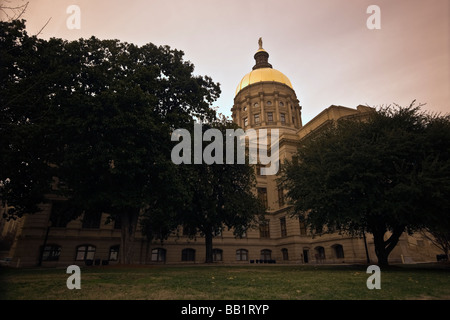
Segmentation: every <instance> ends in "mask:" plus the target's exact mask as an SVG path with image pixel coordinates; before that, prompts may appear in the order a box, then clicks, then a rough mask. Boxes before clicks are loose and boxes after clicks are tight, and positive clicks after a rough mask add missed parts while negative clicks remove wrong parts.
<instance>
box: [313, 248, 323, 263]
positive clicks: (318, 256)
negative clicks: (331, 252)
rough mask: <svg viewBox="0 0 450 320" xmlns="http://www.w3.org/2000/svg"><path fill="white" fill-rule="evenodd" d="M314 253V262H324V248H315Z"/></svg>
mask: <svg viewBox="0 0 450 320" xmlns="http://www.w3.org/2000/svg"><path fill="white" fill-rule="evenodd" d="M314 250H315V252H316V260H319V261H322V260H325V248H324V247H321V246H319V247H316V248H315V249H314Z"/></svg>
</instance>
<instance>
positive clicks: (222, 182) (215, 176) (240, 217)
mask: <svg viewBox="0 0 450 320" xmlns="http://www.w3.org/2000/svg"><path fill="white" fill-rule="evenodd" d="M209 129H213V130H216V132H217V135H215V136H214V138H213V139H212V140H213V141H212V142H211V143H210V144H208V145H207V146H205V145H204V146H203V147H204V148H202V150H205V152H211V155H212V157H214V158H215V162H214V163H212V164H207V163H205V162H203V163H202V164H184V165H180V166H181V167H182V170H183V171H184V172H185V174H184V177H185V179H186V181H185V183H186V187H187V194H188V195H189V203H188V206H186V208H185V210H184V211H183V212H182V216H180V218H179V220H178V221H180V222H181V224H182V225H183V227H184V228H185V230H187V234H189V235H191V236H195V235H196V234H198V233H199V234H200V235H201V236H203V237H204V239H205V253H206V254H205V256H206V258H205V262H206V263H211V262H213V238H214V236H216V235H218V234H220V233H221V232H222V231H223V230H225V229H226V230H231V229H233V231H234V234H235V235H236V236H242V235H243V233H244V232H246V231H247V230H248V229H250V228H252V227H254V226H255V225H256V223H257V222H258V221H259V220H260V218H261V217H262V216H263V215H264V211H265V209H264V206H263V205H262V203H261V202H260V201H259V199H258V198H257V197H256V195H255V193H254V187H255V183H256V179H255V172H254V167H253V166H251V165H249V164H248V161H245V163H244V164H238V161H237V155H238V153H237V142H234V143H233V146H232V147H231V146H230V145H228V146H227V144H226V141H229V139H227V134H230V132H234V130H236V129H238V127H237V126H236V125H235V124H233V123H231V122H227V121H224V120H222V121H216V122H213V123H208V124H205V125H203V126H202V130H203V131H204V132H206V130H209ZM227 129H229V131H228V132H227ZM219 133H220V136H219ZM192 143H193V144H194V143H198V142H194V141H193V142H192ZM207 148H208V149H207ZM227 149H228V150H234V159H233V160H234V161H232V163H229V162H228V163H227V162H226V153H227ZM220 163H223V164H220Z"/></svg>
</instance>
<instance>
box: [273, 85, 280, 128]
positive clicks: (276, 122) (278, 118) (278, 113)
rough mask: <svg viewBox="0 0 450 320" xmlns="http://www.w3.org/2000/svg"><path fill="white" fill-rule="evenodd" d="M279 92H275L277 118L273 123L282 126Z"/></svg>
mask: <svg viewBox="0 0 450 320" xmlns="http://www.w3.org/2000/svg"><path fill="white" fill-rule="evenodd" d="M279 103H280V102H279V99H278V92H275V117H274V118H273V121H274V122H275V124H276V125H277V126H278V125H280V106H279Z"/></svg>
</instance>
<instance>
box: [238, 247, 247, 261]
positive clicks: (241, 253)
mask: <svg viewBox="0 0 450 320" xmlns="http://www.w3.org/2000/svg"><path fill="white" fill-rule="evenodd" d="M247 259H248V250H246V249H238V250H236V260H237V261H247Z"/></svg>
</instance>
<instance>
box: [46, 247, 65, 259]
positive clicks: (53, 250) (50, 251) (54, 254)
mask: <svg viewBox="0 0 450 320" xmlns="http://www.w3.org/2000/svg"><path fill="white" fill-rule="evenodd" d="M60 254H61V247H60V246H57V245H48V246H45V247H44V251H43V253H42V261H58V260H59V255H60Z"/></svg>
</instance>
